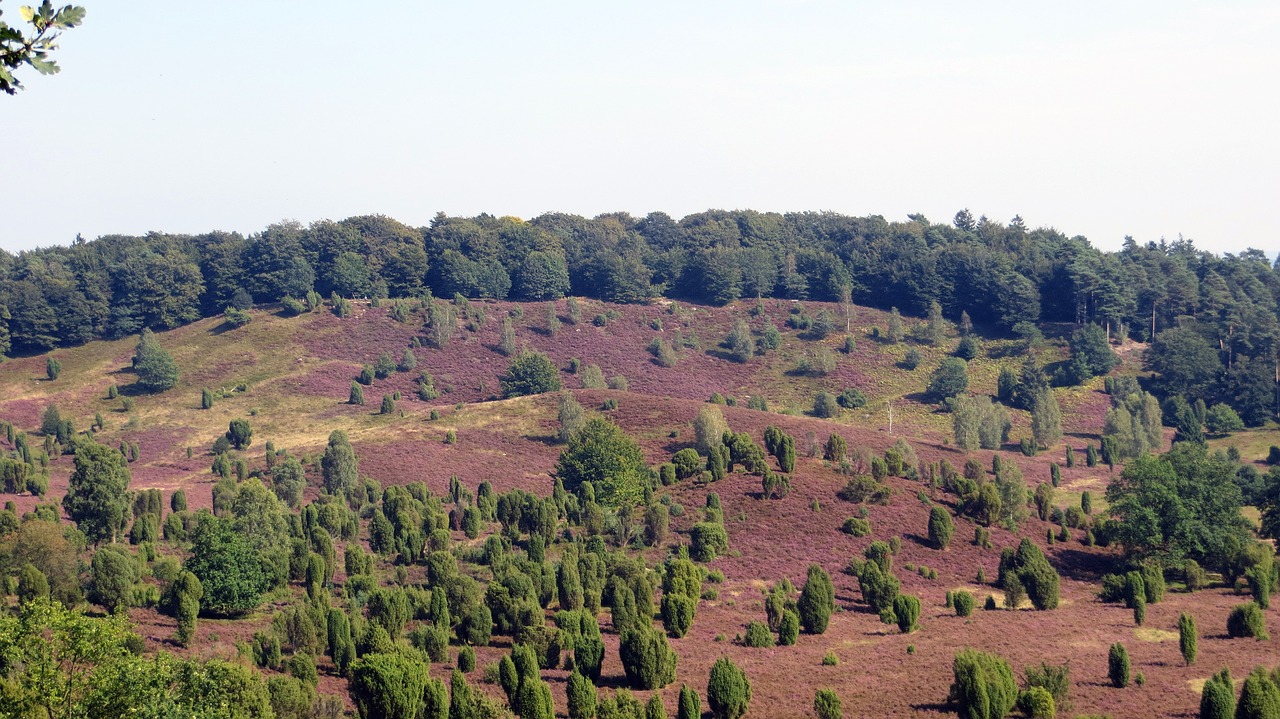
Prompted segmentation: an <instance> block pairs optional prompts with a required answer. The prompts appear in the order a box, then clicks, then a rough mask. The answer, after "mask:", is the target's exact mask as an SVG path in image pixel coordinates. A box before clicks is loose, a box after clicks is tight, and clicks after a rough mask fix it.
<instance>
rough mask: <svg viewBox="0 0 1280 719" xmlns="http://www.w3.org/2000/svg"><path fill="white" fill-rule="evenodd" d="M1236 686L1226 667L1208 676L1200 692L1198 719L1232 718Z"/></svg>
mask: <svg viewBox="0 0 1280 719" xmlns="http://www.w3.org/2000/svg"><path fill="white" fill-rule="evenodd" d="M1235 715H1236V688H1235V685H1234V684H1233V683H1232V681H1231V670H1230V669H1227V668H1226V667H1223V668H1222V671H1220V672H1218V673H1217V674H1214V675H1213V676H1211V677H1209V679H1208V680H1207V681H1206V682H1205V683H1204V689H1203V690H1202V691H1201V693H1200V719H1234V718H1235Z"/></svg>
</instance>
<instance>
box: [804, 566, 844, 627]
mask: <svg viewBox="0 0 1280 719" xmlns="http://www.w3.org/2000/svg"><path fill="white" fill-rule="evenodd" d="M797 609H798V613H799V615H800V624H801V625H802V626H803V627H804V630H805V632H807V633H809V634H822V633H823V632H825V631H827V623H828V622H829V621H830V619H831V612H833V611H834V610H835V586H834V585H833V584H832V583H831V577H830V575H828V574H827V573H826V571H824V570H823V569H822V567H819V566H818V565H816V564H810V565H809V572H808V577H807V578H806V579H805V583H804V588H803V589H802V590H801V591H800V601H799V602H798V604H797Z"/></svg>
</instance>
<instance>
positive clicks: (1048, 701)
mask: <svg viewBox="0 0 1280 719" xmlns="http://www.w3.org/2000/svg"><path fill="white" fill-rule="evenodd" d="M1018 706H1019V708H1021V709H1022V712H1023V713H1024V714H1026V715H1027V717H1029V719H1054V717H1055V716H1057V709H1055V707H1054V702H1053V695H1052V694H1050V693H1049V692H1048V691H1046V690H1045V689H1043V688H1041V687H1031V688H1029V689H1027V690H1026V691H1025V692H1023V693H1022V694H1021V696H1019V697H1018Z"/></svg>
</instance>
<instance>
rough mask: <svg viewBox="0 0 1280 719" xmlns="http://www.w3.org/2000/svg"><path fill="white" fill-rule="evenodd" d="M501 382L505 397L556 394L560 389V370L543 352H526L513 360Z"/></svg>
mask: <svg viewBox="0 0 1280 719" xmlns="http://www.w3.org/2000/svg"><path fill="white" fill-rule="evenodd" d="M499 381H500V382H501V384H502V396H504V397H520V396H523V395H528V394H542V393H543V392H556V391H558V390H559V389H560V370H558V369H556V366H555V363H553V362H552V361H551V358H550V357H547V356H546V355H544V354H542V353H541V352H535V351H525V352H521V353H520V355H519V356H517V357H516V358H515V359H514V360H512V362H511V366H510V367H508V368H507V373H506V374H504V375H503V376H502V377H501V378H500V380H499Z"/></svg>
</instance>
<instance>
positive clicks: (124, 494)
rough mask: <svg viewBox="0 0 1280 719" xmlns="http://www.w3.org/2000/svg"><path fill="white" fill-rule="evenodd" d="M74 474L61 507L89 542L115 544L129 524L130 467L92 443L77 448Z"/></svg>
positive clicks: (114, 452)
mask: <svg viewBox="0 0 1280 719" xmlns="http://www.w3.org/2000/svg"><path fill="white" fill-rule="evenodd" d="M75 466H76V468H75V471H73V472H72V473H71V479H70V480H69V482H68V485H67V493H66V494H65V495H63V497H62V507H63V508H64V509H66V510H67V515H68V516H70V517H71V519H72V521H74V522H75V523H76V526H77V527H79V529H80V531H81V532H84V535H85V537H86V538H88V540H89V541H90V542H93V543H95V544H97V543H100V542H114V541H115V540H116V538H117V537H119V536H120V535H121V534H122V533H123V532H124V527H125V523H126V522H128V520H129V494H128V489H129V479H130V477H129V465H128V463H127V462H126V461H125V458H124V455H122V454H120V452H119V451H117V450H115V449H112V448H111V447H107V446H104V445H101V444H98V443H97V442H94V441H92V440H88V441H84V442H81V443H80V444H78V445H77V446H76V456H75Z"/></svg>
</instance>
